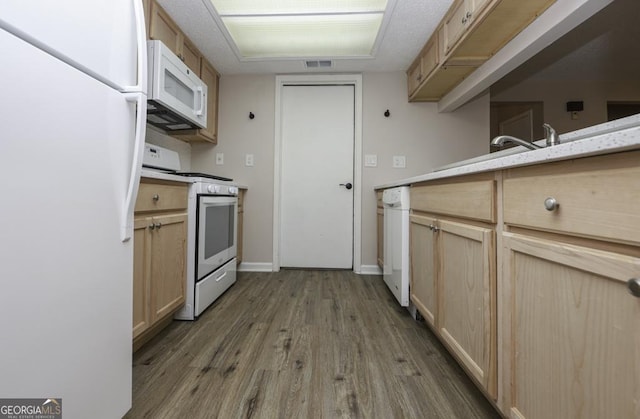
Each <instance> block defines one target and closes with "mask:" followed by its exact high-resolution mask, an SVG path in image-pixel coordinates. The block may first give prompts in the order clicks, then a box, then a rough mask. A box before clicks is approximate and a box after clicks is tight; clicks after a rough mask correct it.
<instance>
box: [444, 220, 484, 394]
mask: <svg viewBox="0 0 640 419" xmlns="http://www.w3.org/2000/svg"><path fill="white" fill-rule="evenodd" d="M437 227H438V228H439V231H438V238H437V240H438V242H439V243H438V245H439V250H440V257H439V280H438V296H439V301H438V321H437V322H436V324H437V325H438V331H439V333H440V336H441V337H442V340H443V341H444V342H445V344H447V345H448V346H449V348H450V349H451V351H452V352H453V353H454V355H456V356H457V358H458V359H459V361H460V362H461V363H462V364H463V365H464V366H465V367H466V369H467V371H468V372H469V373H470V374H471V375H472V376H473V377H474V378H475V379H476V381H477V382H478V383H479V384H480V385H481V386H482V387H483V388H484V390H485V391H486V392H487V394H488V395H489V396H491V397H492V398H493V399H494V400H495V398H496V396H497V372H496V315H495V313H496V282H495V281H496V275H495V258H496V254H495V245H494V242H495V239H494V237H495V232H494V230H493V229H490V228H486V227H479V226H474V225H468V224H463V223H458V222H450V221H439V222H438V224H437Z"/></svg>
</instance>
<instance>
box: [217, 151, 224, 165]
mask: <svg viewBox="0 0 640 419" xmlns="http://www.w3.org/2000/svg"><path fill="white" fill-rule="evenodd" d="M216 164H217V165H218V166H220V165H223V164H224V153H216Z"/></svg>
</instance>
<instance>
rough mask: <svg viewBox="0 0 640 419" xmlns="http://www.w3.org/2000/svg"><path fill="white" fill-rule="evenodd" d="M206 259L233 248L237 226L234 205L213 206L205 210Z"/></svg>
mask: <svg viewBox="0 0 640 419" xmlns="http://www.w3.org/2000/svg"><path fill="white" fill-rule="evenodd" d="M205 211H206V218H205V231H204V234H205V238H204V258H205V259H209V258H210V257H211V256H215V255H216V254H218V253H220V252H222V251H223V250H226V249H228V248H230V247H232V246H233V244H234V234H233V227H234V225H235V218H234V217H235V207H234V205H231V204H230V205H211V206H207V207H206V208H205Z"/></svg>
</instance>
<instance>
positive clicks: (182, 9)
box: [158, 0, 453, 74]
mask: <svg viewBox="0 0 640 419" xmlns="http://www.w3.org/2000/svg"><path fill="white" fill-rule="evenodd" d="M207 1H209V0H159V1H158V3H160V5H161V6H162V7H163V8H164V9H165V10H166V11H167V13H169V15H171V17H172V18H173V19H174V20H175V21H176V23H177V24H178V25H179V26H180V28H181V29H182V30H183V31H184V33H186V35H187V36H188V37H189V39H191V40H192V41H193V43H194V44H195V45H196V47H198V49H199V50H200V52H202V54H204V56H205V57H206V58H207V60H209V61H210V62H211V63H212V64H213V65H214V67H215V68H216V69H217V70H218V72H220V73H221V74H249V73H253V74H264V73H267V74H269V73H276V74H283V73H304V72H311V71H313V72H317V71H318V69H314V70H307V69H306V68H305V66H304V60H303V59H297V60H271V61H258V62H256V61H240V60H239V59H238V58H237V57H236V55H235V54H234V52H233V50H232V49H231V47H230V46H229V45H228V43H227V40H226V38H225V37H224V35H223V33H222V32H221V31H220V29H219V28H218V27H217V25H216V22H215V20H214V19H213V17H212V16H211V14H210V12H209V9H208V8H207V7H206V6H205V4H204V3H203V2H207ZM258 1H259V0H258ZM451 3H453V0H397V1H396V5H395V8H394V10H393V14H392V16H391V20H390V21H389V24H388V26H387V28H386V32H385V35H384V38H383V39H382V42H381V43H380V46H379V47H378V50H377V54H376V56H375V58H367V59H335V60H334V66H333V68H331V69H329V70H324V71H325V72H326V71H331V72H367V71H397V70H402V71H404V70H406V69H407V67H409V65H410V64H411V62H412V61H413V59H414V58H415V57H416V55H417V54H418V52H419V51H420V49H421V48H422V46H423V45H424V43H425V42H426V41H427V40H428V39H429V37H430V36H431V34H432V33H433V31H434V30H435V28H436V27H437V25H438V23H440V20H441V19H442V17H443V16H444V14H445V13H446V11H447V10H448V9H449V6H451ZM323 58H332V57H323Z"/></svg>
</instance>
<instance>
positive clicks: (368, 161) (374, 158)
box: [364, 154, 378, 167]
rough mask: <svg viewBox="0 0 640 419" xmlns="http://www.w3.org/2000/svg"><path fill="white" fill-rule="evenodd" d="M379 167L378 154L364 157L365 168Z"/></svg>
mask: <svg viewBox="0 0 640 419" xmlns="http://www.w3.org/2000/svg"><path fill="white" fill-rule="evenodd" d="M376 166H378V155H377V154H365V155H364V167H376Z"/></svg>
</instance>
